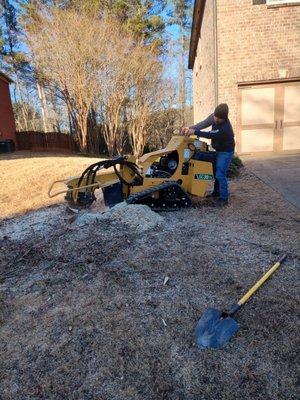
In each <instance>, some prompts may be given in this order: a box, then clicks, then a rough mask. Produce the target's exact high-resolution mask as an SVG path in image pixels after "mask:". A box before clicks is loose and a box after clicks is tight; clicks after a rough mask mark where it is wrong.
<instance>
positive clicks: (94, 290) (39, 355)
mask: <svg viewBox="0 0 300 400" xmlns="http://www.w3.org/2000/svg"><path fill="white" fill-rule="evenodd" d="M231 189H232V198H231V203H230V205H229V206H228V207H227V208H225V209H214V208H212V207H210V206H209V205H208V204H207V203H206V202H205V201H198V202H197V201H196V200H195V201H194V207H193V208H191V209H188V210H182V211H179V212H173V213H160V214H157V213H153V212H152V211H151V210H150V209H149V208H147V207H145V206H126V207H125V206H124V204H122V205H119V206H117V207H115V208H114V209H112V210H110V211H108V212H102V213H101V212H99V211H97V210H96V209H94V211H84V212H80V213H78V214H70V213H68V212H66V208H65V206H63V205H60V206H55V207H51V208H47V209H41V210H39V211H36V212H34V213H30V214H27V215H25V216H23V217H19V218H15V219H11V220H6V221H3V222H2V223H0V265H1V281H0V302H1V305H0V321H1V325H0V353H1V354H0V358H1V364H0V376H1V380H0V382H1V383H0V393H1V396H0V397H1V399H14V400H19V399H20V400H21V399H22V400H23V399H30V400H31V399H55V400H57V399H84V400H85V399H86V400H88V399H97V400H100V399H101V400H140V399H147V400H152V399H153V400H158V399H168V400H169V399H170V400H173V399H174V400H175V399H176V400H179V399H180V400H181V399H182V400H219V399H222V400H227V399H228V400H234V399H242V398H245V399H250V398H251V399H264V400H274V399H285V400H292V399H296V398H298V397H297V389H296V387H297V379H298V376H297V371H296V360H297V358H296V354H297V353H296V349H297V337H298V335H297V334H298V331H299V319H298V314H297V302H299V290H298V285H297V282H298V270H299V258H300V251H299V249H300V246H299V233H300V232H299V222H300V215H299V213H298V212H297V211H296V209H295V208H293V207H292V206H291V205H289V204H287V203H286V202H285V201H284V200H283V199H282V198H281V197H280V195H279V194H278V193H276V192H274V191H273V190H272V189H270V188H269V187H267V186H265V185H264V184H263V183H262V182H260V181H258V180H257V179H256V178H255V177H254V176H252V175H251V174H249V173H248V172H247V171H244V172H243V173H242V176H241V177H240V178H239V179H236V180H234V181H232V182H231ZM284 253H287V254H288V259H287V261H286V263H285V264H284V265H283V266H282V267H281V268H280V269H279V270H278V272H277V273H276V274H275V276H274V277H273V278H272V279H271V280H270V281H269V282H268V283H266V285H265V286H264V288H263V289H261V290H260V291H259V292H258V293H257V295H256V296H255V297H254V298H253V299H252V300H251V301H250V302H249V303H248V304H247V305H246V306H245V308H244V309H243V310H241V311H240V312H239V313H238V314H237V317H236V319H237V321H238V322H239V324H240V330H239V331H238V333H237V335H236V337H235V338H233V340H232V341H231V342H229V343H228V344H227V345H226V346H225V347H224V348H223V349H222V350H216V351H213V350H200V349H198V348H197V347H196V346H195V342H194V328H195V325H196V323H197V320H198V318H199V317H200V316H201V314H202V313H203V311H204V310H205V309H206V308H207V307H211V306H212V307H216V308H220V309H223V308H226V307H227V306H230V305H231V303H233V302H235V301H236V300H237V299H238V298H239V297H240V296H242V295H243V293H244V292H245V291H246V290H247V288H248V287H249V286H250V285H252V284H253V283H254V282H255V281H256V280H257V279H258V278H259V277H260V276H261V274H262V273H263V272H264V271H266V269H267V268H269V267H270V265H272V263H273V262H275V261H276V260H277V259H278V258H279V257H280V256H281V255H282V254H284ZM166 277H168V279H166Z"/></svg>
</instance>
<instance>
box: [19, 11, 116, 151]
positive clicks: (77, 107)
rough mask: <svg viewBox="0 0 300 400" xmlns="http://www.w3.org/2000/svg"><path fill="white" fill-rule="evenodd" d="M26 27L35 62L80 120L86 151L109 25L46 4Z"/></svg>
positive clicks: (83, 145) (78, 122) (71, 112)
mask: <svg viewBox="0 0 300 400" xmlns="http://www.w3.org/2000/svg"><path fill="white" fill-rule="evenodd" d="M26 28H27V38H28V44H29V46H30V49H31V51H32V54H33V62H34V64H35V66H36V68H37V69H38V70H40V71H41V72H42V73H43V75H45V76H46V77H47V79H48V80H49V81H52V82H53V83H55V84H56V85H57V86H58V88H59V89H60V91H61V93H62V94H63V97H64V100H65V102H66V105H67V108H68V110H69V112H70V114H71V115H72V116H73V117H74V119H75V121H76V124H75V125H76V126H75V128H76V130H77V132H76V133H77V135H78V139H79V144H80V147H81V149H82V150H83V151H86V150H87V128H88V115H89V111H90V108H91V105H92V103H93V102H94V100H95V97H96V95H97V94H99V87H98V82H99V70H101V69H102V68H103V64H105V57H103V56H102V55H103V54H105V52H106V48H107V46H108V42H107V37H108V30H109V26H108V24H107V23H105V22H104V21H102V22H100V21H99V20H98V19H97V18H96V17H95V18H92V16H91V15H84V14H79V13H77V12H76V11H74V10H61V9H58V8H54V7H52V8H51V9H50V8H46V7H44V8H42V10H41V11H40V14H39V18H35V20H34V21H31V23H30V24H28V25H27V26H25V29H26Z"/></svg>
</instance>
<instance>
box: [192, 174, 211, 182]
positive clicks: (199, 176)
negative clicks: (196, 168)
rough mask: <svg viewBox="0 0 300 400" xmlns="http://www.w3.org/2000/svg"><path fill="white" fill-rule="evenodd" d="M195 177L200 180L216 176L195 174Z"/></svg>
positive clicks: (209, 179) (208, 179)
mask: <svg viewBox="0 0 300 400" xmlns="http://www.w3.org/2000/svg"><path fill="white" fill-rule="evenodd" d="M195 179H198V180H199V181H211V180H213V179H214V176H213V175H211V174H195Z"/></svg>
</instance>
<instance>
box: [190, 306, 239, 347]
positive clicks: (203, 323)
mask: <svg viewBox="0 0 300 400" xmlns="http://www.w3.org/2000/svg"><path fill="white" fill-rule="evenodd" d="M238 329H239V325H238V323H237V322H236V321H235V320H234V319H233V318H231V317H225V318H223V317H222V312H221V311H219V310H215V309H213V308H209V309H208V310H206V311H205V313H204V314H203V315H202V317H201V318H200V319H199V321H198V324H197V326H196V331H195V335H196V343H197V345H198V346H199V347H200V348H212V349H218V348H220V347H223V346H224V345H225V344H226V343H227V342H229V340H230V339H231V338H232V337H233V336H234V335H235V334H236V332H237V331H238Z"/></svg>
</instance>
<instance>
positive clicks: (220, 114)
mask: <svg viewBox="0 0 300 400" xmlns="http://www.w3.org/2000/svg"><path fill="white" fill-rule="evenodd" d="M228 113H229V108H228V105H227V104H225V103H223V104H219V105H218V106H217V108H216V109H215V112H214V116H215V117H217V118H221V119H227V118H228Z"/></svg>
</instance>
